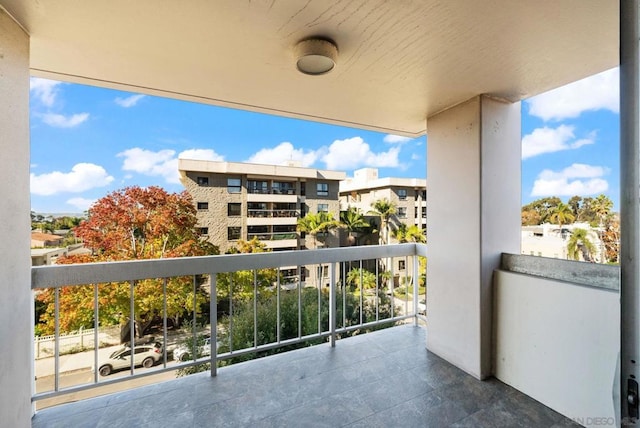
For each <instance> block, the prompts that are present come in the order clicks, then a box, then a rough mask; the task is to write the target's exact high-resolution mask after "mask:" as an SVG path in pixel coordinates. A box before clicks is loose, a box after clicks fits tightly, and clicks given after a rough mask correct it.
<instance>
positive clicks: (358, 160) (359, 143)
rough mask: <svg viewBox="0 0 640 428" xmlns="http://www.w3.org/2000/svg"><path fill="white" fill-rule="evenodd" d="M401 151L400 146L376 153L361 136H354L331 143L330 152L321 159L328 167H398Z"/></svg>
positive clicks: (341, 168)
mask: <svg viewBox="0 0 640 428" xmlns="http://www.w3.org/2000/svg"><path fill="white" fill-rule="evenodd" d="M399 153H400V147H398V146H395V147H392V148H390V149H389V150H388V151H386V152H380V153H374V152H372V151H371V147H370V146H369V144H367V143H365V142H364V140H363V139H362V138H361V137H353V138H348V139H346V140H336V141H334V142H333V143H331V145H330V146H329V149H328V152H327V153H326V154H325V155H324V156H322V158H321V159H322V161H323V162H324V163H325V164H326V166H327V169H337V170H348V169H354V168H359V167H361V166H368V167H374V168H375V167H398V166H400V162H399V160H398V154H399Z"/></svg>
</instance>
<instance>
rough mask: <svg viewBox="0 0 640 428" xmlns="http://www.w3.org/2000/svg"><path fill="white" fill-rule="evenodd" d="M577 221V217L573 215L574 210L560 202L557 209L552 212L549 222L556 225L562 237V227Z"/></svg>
mask: <svg viewBox="0 0 640 428" xmlns="http://www.w3.org/2000/svg"><path fill="white" fill-rule="evenodd" d="M575 219H576V216H575V215H574V214H573V210H572V209H571V207H570V206H569V205H567V204H565V203H564V202H560V203H559V204H558V205H556V207H555V208H553V210H552V211H551V215H550V216H549V220H551V221H552V222H554V223H556V224H557V225H558V226H559V228H560V235H561V236H562V225H563V224H568V223H573V221H574V220H575Z"/></svg>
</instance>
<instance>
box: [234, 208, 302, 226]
mask: <svg viewBox="0 0 640 428" xmlns="http://www.w3.org/2000/svg"><path fill="white" fill-rule="evenodd" d="M298 216H299V211H297V210H249V212H248V215H247V225H248V226H262V225H295V224H297V222H298Z"/></svg>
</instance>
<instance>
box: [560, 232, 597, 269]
mask: <svg viewBox="0 0 640 428" xmlns="http://www.w3.org/2000/svg"><path fill="white" fill-rule="evenodd" d="M595 250H596V246H595V245H593V242H591V241H590V240H589V232H588V231H587V230H586V229H580V228H576V229H573V232H572V233H571V238H569V242H568V243H567V252H568V253H569V258H571V259H573V260H580V254H582V259H583V260H584V261H585V262H590V261H591V254H593V253H594V252H595Z"/></svg>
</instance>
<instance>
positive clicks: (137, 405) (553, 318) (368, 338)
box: [32, 244, 619, 427]
mask: <svg viewBox="0 0 640 428" xmlns="http://www.w3.org/2000/svg"><path fill="white" fill-rule="evenodd" d="M426 254H427V247H426V246H425V245H422V244H402V245H387V246H364V247H349V248H334V249H322V250H309V251H285V252H276V253H257V254H239V255H223V256H208V257H196V258H181V259H164V260H143V261H131V262H116V263H96V264H84V265H60V266H42V267H34V268H32V289H33V290H34V292H37V291H38V290H41V289H44V288H47V287H49V288H54V289H56V290H60V292H62V290H63V289H64V288H68V287H76V286H81V285H85V286H86V284H91V285H89V287H93V288H94V290H95V296H96V300H95V301H94V305H95V308H96V312H98V311H100V310H104V307H100V305H101V304H102V305H104V303H101V304H99V303H98V299H97V297H98V289H99V288H102V287H109V286H114V285H115V284H116V283H119V282H120V283H121V282H123V281H124V282H125V284H127V283H128V284H129V287H130V289H131V294H130V295H131V296H134V297H131V298H130V299H131V300H130V306H131V307H132V308H133V307H135V304H136V302H137V301H136V298H135V296H136V290H137V287H138V286H139V284H141V281H145V280H149V279H153V278H160V282H159V286H160V288H159V290H160V293H163V291H162V290H165V291H164V294H163V295H164V299H165V300H166V297H167V293H166V286H167V278H175V277H182V276H185V275H186V276H190V277H193V287H197V286H198V284H200V285H202V286H203V287H204V289H205V290H207V292H208V293H209V295H210V296H219V295H220V294H219V291H220V290H224V289H226V288H225V287H227V286H228V287H229V288H228V290H229V300H230V301H231V302H234V303H233V307H235V308H237V309H235V310H237V311H239V312H238V313H240V309H239V308H240V302H239V301H236V300H235V297H234V294H233V293H234V290H235V288H234V287H232V286H231V285H229V284H232V283H233V281H239V280H236V279H229V278H231V277H229V276H228V275H229V273H230V272H235V273H239V272H245V271H248V272H253V275H245V276H244V277H245V278H253V280H250V282H249V284H248V288H247V289H246V290H245V293H246V292H247V290H248V291H249V294H250V295H252V296H253V297H250V298H249V302H250V303H251V302H261V303H260V305H263V304H264V302H265V301H264V300H263V299H262V297H260V296H265V294H264V293H266V291H265V290H266V289H269V290H270V293H271V294H270V296H272V297H271V300H270V301H271V302H272V304H273V305H274V306H273V310H271V311H270V312H271V313H272V314H276V313H277V316H276V315H273V316H276V318H274V319H273V323H272V325H271V327H269V329H268V330H270V334H271V336H270V334H267V333H268V332H267V331H258V327H257V325H258V322H259V320H260V316H262V315H261V314H263V313H264V312H261V311H260V309H259V306H258V305H257V304H256V303H252V304H250V305H249V306H247V307H249V308H252V309H250V311H253V312H252V315H251V316H250V317H252V318H253V320H254V321H253V322H252V323H251V324H250V325H251V326H252V327H251V328H253V333H252V334H251V337H252V338H253V339H252V340H251V343H249V344H247V343H246V342H243V343H242V344H243V346H244V347H240V346H236V345H235V344H236V342H235V341H234V340H235V339H234V334H239V333H234V331H237V330H239V329H240V327H239V325H240V324H232V323H224V322H219V321H218V320H219V319H220V317H218V315H219V314H222V312H225V311H226V314H227V315H229V311H230V309H229V305H228V304H227V306H226V309H219V308H218V298H212V299H210V300H211V303H210V305H209V312H208V313H206V311H205V313H204V314H199V316H201V317H202V316H204V318H207V317H208V319H209V320H212V321H213V322H212V323H208V324H206V323H205V325H201V326H199V327H195V328H193V329H191V330H188V331H186V332H185V331H182V332H181V333H176V332H175V331H174V332H171V331H168V330H169V329H168V327H167V318H166V317H165V318H164V319H163V323H162V324H163V328H162V330H161V331H160V332H158V333H156V336H155V338H154V340H155V341H160V342H162V343H164V344H165V345H166V346H165V347H164V349H163V351H162V358H160V360H159V361H158V362H157V363H156V364H155V365H154V366H153V367H150V368H144V367H137V366H134V367H127V368H126V369H125V370H123V371H121V372H119V373H117V374H116V375H109V376H102V375H100V373H99V371H97V370H96V371H88V372H87V373H86V376H85V377H84V378H81V377H78V372H77V367H74V366H73V364H72V363H71V361H72V360H73V359H78V358H84V359H85V360H86V361H88V362H89V363H88V364H89V365H93V366H94V367H99V366H100V364H101V363H102V361H103V359H104V358H105V355H108V352H110V350H109V349H99V350H97V351H96V350H95V349H93V350H89V351H86V352H85V356H84V357H82V356H78V357H76V356H69V355H61V354H62V353H63V352H62V351H63V349H62V347H61V341H62V339H61V337H60V334H59V328H58V327H57V333H58V334H56V335H55V341H56V342H55V343H56V345H55V346H54V351H53V353H52V356H51V357H49V361H48V363H49V364H48V365H46V364H43V362H42V361H38V363H37V364H36V367H35V375H36V378H37V379H38V380H39V381H42V380H43V379H44V378H49V382H48V383H47V384H46V385H45V384H43V383H40V382H39V381H37V382H36V387H35V394H34V395H33V401H34V402H35V405H36V407H37V408H38V409H40V410H39V411H38V412H37V414H36V415H35V417H34V419H33V426H34V427H44V426H65V425H68V426H76V425H77V424H78V423H85V422H87V421H90V423H89V425H91V426H93V425H96V426H99V425H101V424H106V425H113V426H132V425H135V426H140V425H145V424H150V425H152V424H156V423H158V421H162V424H165V425H167V424H169V423H173V422H175V423H186V424H187V425H196V426H200V425H202V424H204V425H207V424H209V425H215V426H218V425H225V426H246V425H252V424H259V425H261V426H283V425H291V424H294V423H295V424H298V425H300V424H301V425H305V426H308V425H319V426H325V425H326V426H423V425H424V424H427V425H430V426H449V425H451V424H457V425H456V426H474V427H475V426H493V425H491V424H493V423H494V422H495V421H496V420H500V421H502V422H504V423H505V426H516V425H522V426H555V425H558V426H571V425H572V424H573V422H572V421H571V420H569V419H566V418H565V416H566V417H569V418H571V419H573V420H574V421H577V422H579V423H580V424H583V425H587V426H589V425H593V424H590V423H586V422H588V421H593V420H598V421H603V420H605V421H608V422H611V421H613V412H612V410H613V409H612V407H611V406H610V404H611V380H612V379H613V376H614V375H613V373H614V372H615V362H616V358H617V349H618V337H619V336H618V334H617V333H618V330H617V329H618V326H617V322H616V321H617V318H616V316H615V315H616V314H617V310H618V309H617V306H616V302H617V299H618V293H617V289H616V287H617V275H618V271H617V269H616V268H615V267H610V266H601V265H594V264H586V263H577V262H575V263H571V262H566V261H560V260H554V259H544V258H538V257H536V258H530V257H526V256H515V255H503V260H502V265H501V267H500V269H498V270H496V271H495V272H494V280H493V285H494V307H495V309H494V314H495V318H494V326H495V354H494V364H495V376H496V377H495V378H490V379H489V380H485V381H480V380H477V379H476V378H474V377H472V376H470V375H468V374H466V373H465V372H463V371H462V370H460V369H458V368H456V367H454V366H453V365H451V364H449V363H448V362H446V361H445V360H443V359H441V358H440V357H438V356H436V355H435V354H432V353H430V352H428V351H427V350H426V349H425V340H426V338H428V330H426V329H425V327H424V325H425V324H424V323H425V322H426V321H427V320H428V310H429V309H428V308H429V307H432V308H433V305H431V306H429V304H431V303H433V302H427V303H429V304H428V305H427V307H426V308H425V305H424V302H425V299H426V296H425V295H424V294H419V293H420V289H419V288H418V287H402V286H401V287H399V288H397V289H396V290H394V293H393V297H392V298H391V299H390V296H391V295H392V294H391V293H390V289H389V288H388V287H389V286H391V287H392V285H391V284H392V283H389V282H386V283H385V281H384V278H385V275H384V274H383V273H384V272H383V270H384V269H383V266H384V265H387V266H389V267H390V272H388V273H389V274H390V276H391V277H395V276H399V277H400V281H399V282H398V283H399V284H400V285H403V284H409V285H412V284H413V278H419V277H420V273H419V271H418V269H419V265H420V263H419V260H418V259H419V258H421V257H425V256H426ZM389 259H395V260H402V259H404V260H405V265H406V266H411V267H412V268H411V269H408V270H403V271H402V272H399V275H396V274H397V273H398V272H394V271H393V266H395V265H397V264H398V263H395V262H393V263H389V264H387V263H386V262H387V260H389ZM558 263H561V264H562V265H558ZM303 266H304V267H306V268H307V269H309V270H311V271H315V270H318V269H323V270H324V269H326V267H327V266H328V277H327V278H328V281H324V280H317V281H315V282H314V280H313V279H312V280H311V281H310V280H309V278H307V281H306V282H305V283H300V282H299V283H298V284H297V286H295V287H291V284H290V281H289V278H286V277H284V276H282V275H279V274H275V273H274V275H275V276H274V277H271V278H270V281H272V282H270V283H269V284H266V285H265V284H264V281H263V280H261V278H260V276H259V275H260V272H264V271H265V269H267V270H268V269H273V270H274V272H277V271H278V270H279V269H280V270H281V269H285V268H286V269H289V270H290V269H292V268H297V269H299V268H301V267H303ZM361 268H364V269H365V271H368V272H370V273H371V274H372V275H374V276H373V277H374V278H375V279H374V286H373V289H372V288H368V287H369V286H370V285H369V286H368V285H367V281H368V280H367V279H366V278H365V275H364V274H362V275H360V277H359V278H357V277H356V279H355V282H351V283H350V282H349V275H348V272H349V271H350V270H352V269H361ZM548 272H551V273H552V274H551V275H549V274H548ZM203 275H204V276H205V277H208V278H209V279H208V280H206V281H202V280H199V279H198V278H201V277H202V276H203ZM281 276H282V277H281ZM225 278H226V280H225ZM234 278H235V277H234ZM238 278H240V277H238ZM229 281H231V282H229ZM376 284H377V285H376ZM246 286H247V284H245V288H246ZM263 287H266V288H263ZM376 289H378V290H379V292H378V293H376V292H375V291H374V290H376ZM60 292H59V293H58V295H59V294H60ZM309 292H311V293H313V297H312V299H311V300H305V301H306V302H307V304H308V303H309V302H316V303H317V304H316V306H314V307H313V308H312V312H313V313H314V314H315V313H316V311H317V316H316V315H314V317H315V318H314V321H313V323H312V324H313V328H312V330H313V331H311V330H309V329H308V326H307V327H303V326H302V322H301V320H302V319H303V311H304V310H305V307H304V305H302V301H303V295H304V293H309ZM350 292H355V293H353V296H352V298H351V300H349V301H350V304H353V305H355V311H354V312H353V313H352V315H353V317H349V316H348V315H347V311H346V308H347V307H348V306H349V305H347V304H346V303H345V302H347V301H348V298H347V296H348V294H349V293H350ZM287 296H288V297H287ZM354 296H355V297H354ZM287 298H293V299H294V300H296V299H297V301H298V304H297V306H296V308H297V316H294V317H293V318H294V319H298V320H299V321H298V322H299V324H297V326H296V328H294V331H293V332H291V331H289V332H287V331H285V325H286V324H287V323H283V322H282V320H281V319H280V317H281V316H283V315H282V314H281V311H282V310H283V308H284V307H285V306H286V305H285V304H284V303H283V302H284V301H285V300H286V299H287ZM251 299H254V300H251ZM385 299H387V302H388V303H387V306H385V303H384V301H385ZM390 300H391V301H392V303H390V302H389V301H390ZM414 302H418V304H417V305H414ZM577 302H579V304H577ZM187 306H188V304H187ZM59 307H60V306H59V305H57V306H56V312H55V314H54V315H55V319H56V320H57V321H56V325H57V326H59V319H60V316H61V314H60V309H59ZM194 307H195V306H194ZM260 307H262V306H260ZM322 308H324V309H322ZM231 314H233V309H231ZM354 314H355V315H354ZM308 315H309V313H306V315H305V317H306V316H308ZM316 323H317V324H316ZM194 325H195V324H194ZM234 325H235V326H236V327H234ZM551 326H552V328H551ZM130 327H131V330H134V331H135V328H134V326H133V324H131V325H130ZM384 327H391V328H384ZM381 328H382V330H379V329H381ZM271 330H272V331H271ZM368 330H379V331H375V332H372V333H368V334H362V335H357V336H352V333H353V332H356V331H357V332H362V333H363V332H365V331H368ZM99 331H100V326H99V325H98V324H97V323H96V324H95V325H94V330H93V334H94V335H95V337H94V341H93V343H99V342H100V341H101V339H100V340H99V338H98V334H99ZM213 331H215V332H216V334H215V335H213V334H211V332H213ZM203 334H207V335H211V337H212V339H214V342H216V341H217V342H218V345H216V346H212V347H211V350H212V351H213V353H212V355H211V356H204V357H200V358H198V359H197V360H196V361H173V360H172V358H171V355H172V354H171V351H172V349H174V348H175V347H176V346H178V341H179V338H180V337H181V336H180V335H182V337H183V338H184V336H186V337H192V338H195V337H198V336H199V335H203ZM265 337H266V338H268V337H272V340H270V339H269V340H268V339H266V338H265ZM137 340H144V338H140V339H137ZM136 343H137V342H136ZM312 343H315V344H317V345H316V346H311V347H304V348H303V349H296V350H290V351H288V352H284V353H279V354H277V355H271V356H268V357H265V358H261V359H256V360H251V361H245V362H242V363H239V364H234V365H230V366H225V367H219V366H220V365H221V364H225V362H229V361H232V360H234V359H245V358H246V357H247V356H249V355H253V354H270V353H271V351H272V350H274V349H277V348H278V349H280V350H281V351H282V350H284V349H283V348H285V347H291V348H295V347H298V346H306V345H309V344H312ZM88 347H89V348H91V346H88ZM558 349H562V358H560V357H559V356H560V355H559V353H558V352H557V351H558ZM212 361H213V362H215V363H216V364H213V365H212V367H213V369H211V370H208V371H207V372H206V373H199V374H195V375H192V376H188V377H185V378H180V379H175V378H174V376H175V375H174V372H175V370H176V369H185V368H189V367H193V366H196V365H199V364H203V363H211V362H212ZM43 367H46V368H43ZM71 379H75V381H72V380H71ZM156 379H157V380H156ZM572 379H574V380H575V379H580V382H581V385H582V387H581V388H578V389H576V388H575V385H574V384H573V383H572V381H571V380H572ZM74 382H75V383H74ZM148 383H153V384H152V385H148V386H144V387H140V385H145V384H148ZM125 385H133V386H134V387H135V389H131V390H125ZM508 385H511V386H508ZM512 386H513V387H515V388H517V390H516V389H513V388H512ZM114 391H116V392H114ZM106 392H110V393H111V395H106V396H103V397H97V398H89V397H91V396H94V395H99V394H104V393H106ZM64 401H75V402H74V403H69V404H59V405H57V406H53V407H48V406H52V404H54V403H61V402H64ZM547 406H548V407H547ZM552 409H553V410H552ZM88 415H90V417H89V416H88ZM562 415H564V416H562ZM597 418H600V419H597ZM602 418H604V419H602ZM585 421H586V422H585Z"/></svg>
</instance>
